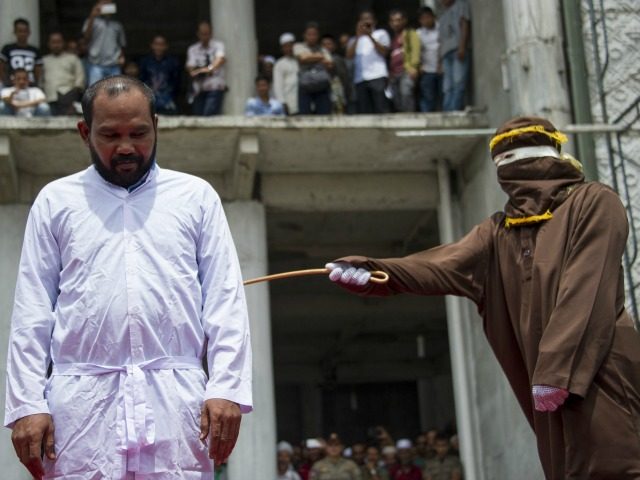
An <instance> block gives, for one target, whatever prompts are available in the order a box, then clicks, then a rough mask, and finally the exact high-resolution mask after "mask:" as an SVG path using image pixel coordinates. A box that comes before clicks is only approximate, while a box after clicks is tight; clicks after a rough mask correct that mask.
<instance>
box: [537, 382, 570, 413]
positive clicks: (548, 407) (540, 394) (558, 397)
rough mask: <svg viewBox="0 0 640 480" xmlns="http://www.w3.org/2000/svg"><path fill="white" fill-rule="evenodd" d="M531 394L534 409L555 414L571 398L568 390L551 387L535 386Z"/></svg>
mask: <svg viewBox="0 0 640 480" xmlns="http://www.w3.org/2000/svg"><path fill="white" fill-rule="evenodd" d="M531 393H532V394H533V403H534V407H535V409H536V410H537V411H539V412H555V411H556V410H557V409H558V407H559V406H560V405H562V404H563V403H564V401H565V400H566V399H567V397H568V396H569V391H568V390H566V389H564V388H558V387H551V386H549V385H534V386H533V388H532V390H531Z"/></svg>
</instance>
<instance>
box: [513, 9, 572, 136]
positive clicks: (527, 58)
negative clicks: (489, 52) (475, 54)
mask: <svg viewBox="0 0 640 480" xmlns="http://www.w3.org/2000/svg"><path fill="white" fill-rule="evenodd" d="M502 6H503V9H504V26H505V36H506V45H508V47H507V50H506V52H505V57H506V62H507V67H508V72H509V82H508V83H509V85H508V87H509V92H510V96H511V106H512V114H513V115H522V114H528V115H540V116H543V117H547V118H549V119H551V121H552V122H553V123H554V124H556V125H567V124H569V123H571V114H570V112H571V106H570V101H569V90H568V86H567V85H568V84H567V72H566V69H565V65H566V64H565V59H564V53H563V49H562V42H563V34H562V21H561V19H562V12H561V10H560V8H561V6H560V2H558V1H557V0H540V1H538V2H535V3H533V2H531V1H529V0H503V1H502Z"/></svg>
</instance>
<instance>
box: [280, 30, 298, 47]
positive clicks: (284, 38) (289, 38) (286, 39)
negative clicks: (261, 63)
mask: <svg viewBox="0 0 640 480" xmlns="http://www.w3.org/2000/svg"><path fill="white" fill-rule="evenodd" d="M295 41H296V36H295V35H294V34H293V33H289V32H287V33H283V34H282V35H280V45H284V44H285V43H290V42H295Z"/></svg>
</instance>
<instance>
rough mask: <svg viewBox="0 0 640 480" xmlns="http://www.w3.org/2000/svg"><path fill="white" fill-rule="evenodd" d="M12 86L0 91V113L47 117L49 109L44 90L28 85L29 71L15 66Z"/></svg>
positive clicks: (49, 113)
mask: <svg viewBox="0 0 640 480" xmlns="http://www.w3.org/2000/svg"><path fill="white" fill-rule="evenodd" d="M11 78H12V80H13V87H7V88H3V89H2V90H1V91H0V115H13V116H16V117H33V116H37V117H48V116H49V115H51V109H50V108H49V105H47V98H46V97H45V95H44V92H43V91H42V90H40V89H39V88H38V87H30V86H29V72H27V71H26V70H25V69H24V68H16V69H15V70H14V71H13V75H12V77H11Z"/></svg>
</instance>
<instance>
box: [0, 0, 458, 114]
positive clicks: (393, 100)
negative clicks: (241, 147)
mask: <svg viewBox="0 0 640 480" xmlns="http://www.w3.org/2000/svg"><path fill="white" fill-rule="evenodd" d="M440 2H441V6H442V9H443V10H442V14H441V16H440V18H436V15H435V13H434V11H433V10H432V9H431V8H429V7H423V8H421V9H420V11H419V12H418V22H419V28H417V29H416V28H413V26H411V25H410V24H409V20H408V15H407V13H406V12H404V11H402V10H395V9H394V10H392V11H391V12H389V15H388V18H387V23H386V25H384V26H383V25H379V24H378V21H377V19H376V16H375V14H374V13H373V12H372V11H370V10H365V11H363V12H361V14H360V15H359V17H358V19H357V22H356V24H355V27H354V33H353V34H349V33H343V34H342V35H340V36H339V38H336V37H334V36H332V35H331V34H328V33H325V34H323V32H322V30H321V28H320V26H319V25H318V24H317V23H315V22H309V23H308V24H307V25H306V27H305V28H304V31H303V32H302V37H301V38H300V41H298V42H296V37H295V35H294V34H293V33H290V32H286V33H283V34H282V35H281V36H280V46H281V54H282V56H281V57H280V58H278V59H277V60H276V59H275V58H274V57H273V56H271V55H261V56H260V57H259V59H258V66H259V76H258V77H257V78H256V80H255V86H256V94H255V96H254V97H251V98H249V99H248V100H247V103H246V108H245V113H246V115H248V116H255V115H271V116H274V115H298V114H299V115H310V114H319V115H328V114H358V113H388V112H413V111H421V112H431V111H437V110H444V111H452V110H462V109H463V108H464V105H465V90H466V86H467V82H468V72H469V65H470V53H469V48H468V46H469V30H470V19H469V6H468V4H467V3H466V2H467V0H440ZM116 12H117V7H116V4H115V3H113V0H100V1H98V2H97V3H96V4H95V5H94V6H93V8H92V9H91V11H90V13H89V15H88V17H87V19H86V20H85V21H84V24H83V26H82V32H81V35H80V36H79V37H78V38H74V39H67V41H66V42H65V38H64V37H63V35H62V33H60V32H58V31H55V32H52V33H50V34H49V35H48V38H47V48H48V53H47V55H45V56H42V55H41V52H40V50H39V49H38V48H36V47H35V46H33V45H30V44H29V36H30V33H31V32H30V26H29V22H28V21H27V20H25V19H23V18H19V19H16V20H15V21H14V35H15V42H13V43H10V44H7V45H5V46H4V47H3V48H2V50H1V52H0V87H4V88H2V90H1V101H0V114H3V115H16V116H27V117H29V116H39V115H40V116H46V115H69V114H78V113H80V111H79V109H80V104H79V100H80V98H81V95H82V92H83V90H84V88H85V87H86V86H88V85H91V84H93V83H95V82H96V81H98V80H100V79H101V78H104V77H106V76H110V75H115V74H120V73H124V74H126V75H131V76H135V77H138V78H140V79H141V80H142V81H143V82H145V83H146V84H147V85H149V86H150V87H151V88H152V90H153V91H154V93H155V95H156V102H157V105H156V108H157V111H158V112H159V113H162V114H167V115H171V114H177V113H185V112H183V111H181V108H180V107H179V105H181V104H183V103H184V102H182V101H181V100H182V99H179V98H178V97H179V95H180V94H181V92H182V91H183V90H182V89H181V83H182V82H183V76H185V75H186V77H187V78H188V88H187V89H186V92H187V93H186V97H187V98H186V104H188V105H190V113H192V114H193V115H200V116H210V115H218V114H220V113H221V111H222V106H223V103H224V97H225V92H226V91H227V79H226V78H225V63H226V55H225V45H224V44H223V42H221V41H219V40H217V39H215V38H214V37H213V32H212V28H211V25H210V24H209V23H208V22H200V23H199V24H198V25H197V29H196V37H197V42H195V43H194V44H193V45H191V46H190V47H189V48H188V50H187V52H186V62H185V64H184V65H182V64H181V62H180V61H179V60H178V58H177V57H175V56H173V55H170V54H169V53H168V52H169V43H168V41H167V39H166V37H165V36H163V35H161V34H158V35H155V36H154V37H153V38H152V39H151V42H150V45H149V53H148V54H147V55H145V56H144V57H142V58H140V59H138V61H136V62H134V61H127V57H126V55H125V48H126V45H127V42H126V35H125V28H124V26H123V25H122V23H120V22H119V21H118V20H117V19H116ZM25 74H26V77H27V78H26V82H25Z"/></svg>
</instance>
